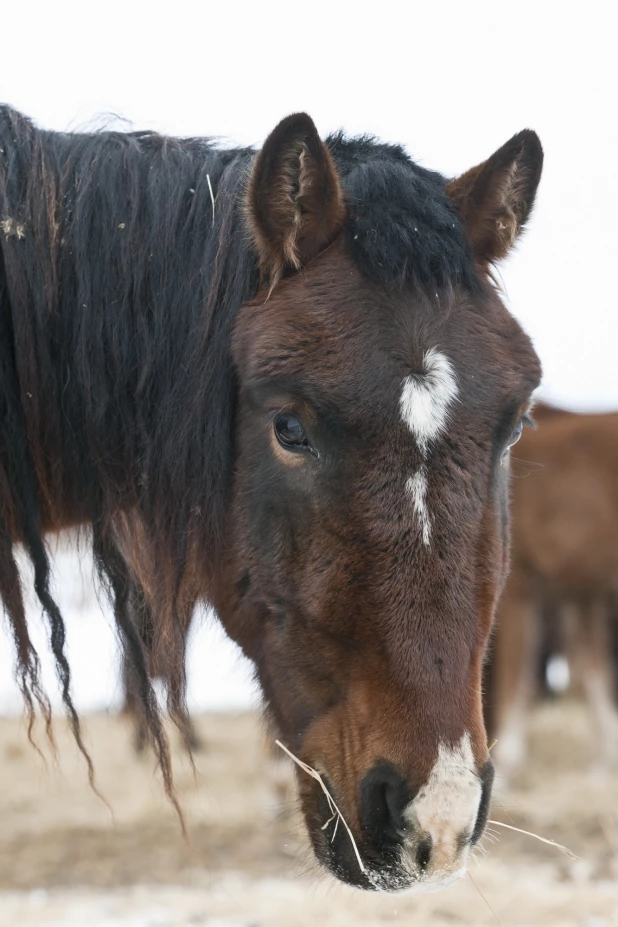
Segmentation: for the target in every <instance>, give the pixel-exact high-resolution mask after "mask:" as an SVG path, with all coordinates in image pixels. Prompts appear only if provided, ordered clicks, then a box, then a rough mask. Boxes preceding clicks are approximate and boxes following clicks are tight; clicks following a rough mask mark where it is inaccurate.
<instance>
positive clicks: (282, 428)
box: [274, 412, 310, 451]
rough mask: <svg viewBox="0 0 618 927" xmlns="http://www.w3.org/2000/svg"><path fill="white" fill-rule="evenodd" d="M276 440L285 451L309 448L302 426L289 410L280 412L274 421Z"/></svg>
mask: <svg viewBox="0 0 618 927" xmlns="http://www.w3.org/2000/svg"><path fill="white" fill-rule="evenodd" d="M274 428H275V435H276V436H277V441H278V442H279V444H280V445H281V447H284V448H285V449H286V450H287V451H299V450H300V451H302V450H310V445H309V439H308V438H307V435H306V434H305V431H304V428H303V426H302V425H301V423H300V422H299V420H298V419H297V418H296V416H295V415H292V413H291V412H280V413H279V414H278V415H277V417H276V419H275V422H274Z"/></svg>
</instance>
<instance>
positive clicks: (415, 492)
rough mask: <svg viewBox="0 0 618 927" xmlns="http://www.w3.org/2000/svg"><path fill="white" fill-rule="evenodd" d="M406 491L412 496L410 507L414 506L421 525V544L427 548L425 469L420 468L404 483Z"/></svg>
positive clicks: (428, 535) (428, 530) (428, 536)
mask: <svg viewBox="0 0 618 927" xmlns="http://www.w3.org/2000/svg"><path fill="white" fill-rule="evenodd" d="M406 489H407V490H408V492H409V493H410V495H411V496H412V505H413V506H414V511H415V513H416V517H417V518H418V520H419V522H420V525H421V532H422V536H423V544H424V545H425V547H429V538H430V537H431V521H430V518H429V512H428V511H427V502H426V496H427V470H426V469H425V467H421V468H420V469H419V470H417V471H416V473H415V474H414V476H411V477H410V478H409V480H408V481H407V483H406Z"/></svg>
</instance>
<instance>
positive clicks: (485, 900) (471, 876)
mask: <svg viewBox="0 0 618 927" xmlns="http://www.w3.org/2000/svg"><path fill="white" fill-rule="evenodd" d="M468 875H469V876H470V881H471V882H472V884H473V885H474V887H475V889H476V890H477V892H478V893H479V895H480V896H481V898H482V899H483V901H484V902H485V904H486V905H487V907H488V908H489V910H490V911H491V913H492V914H493V916H494V917H495V918H496V920H497V921H498V923H499V924H500V927H502V921H501V920H500V918H499V917H498V915H497V914H496V912H495V911H494V909H493V908H492V906H491V905H490V903H489V902H488V901H487V898H486V897H485V895H484V894H483V892H482V891H481V890H480V888H479V887H478V885H477V884H476V881H475V879H474V877H473V875H472V873H471V872H470V870H469V869H468Z"/></svg>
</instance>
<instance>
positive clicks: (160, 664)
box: [120, 586, 203, 754]
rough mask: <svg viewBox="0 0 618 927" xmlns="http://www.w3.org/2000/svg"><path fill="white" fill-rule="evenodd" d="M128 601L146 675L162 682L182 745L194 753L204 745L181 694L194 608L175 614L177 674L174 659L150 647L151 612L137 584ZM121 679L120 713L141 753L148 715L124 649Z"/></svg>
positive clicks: (136, 750)
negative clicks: (178, 644) (173, 709)
mask: <svg viewBox="0 0 618 927" xmlns="http://www.w3.org/2000/svg"><path fill="white" fill-rule="evenodd" d="M131 603H132V604H131V614H132V617H133V621H134V623H135V626H136V629H137V632H138V634H139V637H140V639H141V642H142V644H143V647H144V650H145V653H146V655H147V659H148V675H149V677H150V678H151V679H160V680H161V681H162V682H163V684H164V687H165V690H166V691H167V692H168V693H169V698H170V701H171V703H172V704H173V705H174V706H176V710H175V715H174V716H175V720H176V723H177V726H178V728H179V730H180V732H181V734H182V738H183V742H184V746H185V747H186V749H187V750H188V751H189V753H195V752H197V751H199V750H200V749H201V748H202V746H203V745H202V741H201V739H200V737H199V736H198V734H197V731H196V730H195V725H194V724H193V721H192V719H191V716H190V714H189V712H188V710H187V706H186V699H185V697H184V679H185V673H184V667H185V664H186V659H187V642H188V634H189V629H190V626H191V620H192V618H193V610H192V609H188V610H185V611H184V612H183V613H181V614H180V615H179V616H178V618H179V619H180V631H181V634H180V642H181V643H180V648H181V649H180V652H179V653H178V654H177V661H178V663H179V665H180V666H181V667H183V672H182V673H180V674H179V673H176V672H175V671H174V665H173V662H172V663H171V664H170V661H169V660H168V659H167V658H166V655H165V653H156V652H155V651H154V650H153V641H154V638H155V628H154V623H153V614H152V610H151V609H150V608H149V606H148V602H147V601H146V600H145V598H144V595H143V593H142V590H141V589H140V588H139V586H136V587H135V588H134V590H133V596H132V600H131ZM120 680H121V686H122V695H123V701H122V706H121V709H120V713H121V715H123V716H124V717H125V718H127V719H128V721H129V722H130V723H131V724H132V726H133V747H134V749H135V752H136V753H138V754H140V753H143V752H144V750H145V749H146V747H147V745H148V740H149V737H148V733H149V731H148V718H147V715H146V714H145V712H144V703H143V700H142V698H141V697H140V680H139V678H138V677H136V674H135V668H134V666H133V663H132V661H131V660H130V659H129V656H128V654H127V653H124V652H123V653H122V667H121V674H120Z"/></svg>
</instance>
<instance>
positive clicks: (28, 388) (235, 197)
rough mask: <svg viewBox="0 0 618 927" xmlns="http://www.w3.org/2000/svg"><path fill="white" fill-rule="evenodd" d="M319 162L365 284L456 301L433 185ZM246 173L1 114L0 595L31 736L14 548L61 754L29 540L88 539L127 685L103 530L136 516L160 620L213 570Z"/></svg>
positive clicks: (208, 149) (252, 273)
mask: <svg viewBox="0 0 618 927" xmlns="http://www.w3.org/2000/svg"><path fill="white" fill-rule="evenodd" d="M327 144H328V145H329V147H330V150H331V152H332V155H333V157H334V160H335V163H336V165H337V168H338V170H339V172H340V175H341V177H342V181H343V185H344V191H345V196H346V200H347V204H348V208H349V221H348V223H347V229H346V233H345V234H346V236H347V243H348V248H349V251H350V253H351V254H352V255H353V257H354V258H355V260H356V261H357V263H358V265H359V267H360V268H361V270H362V271H363V273H365V274H366V275H368V276H369V277H371V278H372V279H374V280H376V281H378V282H380V283H383V284H387V285H397V286H405V285H417V286H419V285H420V286H423V287H431V288H433V289H435V288H436V287H440V286H446V285H450V284H452V283H455V282H460V283H462V284H464V285H467V286H473V284H474V271H473V268H472V264H471V261H470V258H469V256H468V253H467V249H466V245H465V241H464V234H463V230H462V227H461V225H460V222H459V219H458V218H457V216H456V214H455V212H454V210H453V208H452V207H451V205H450V202H449V200H448V197H447V195H446V192H445V182H444V178H442V177H441V176H440V175H439V174H436V173H433V172H431V171H427V170H425V169H423V168H421V167H419V166H418V165H415V164H414V162H412V161H411V160H410V158H409V157H408V156H407V155H406V154H405V152H404V151H403V149H402V148H400V147H397V146H389V145H383V144H380V143H378V142H376V141H375V140H373V139H370V138H359V139H350V140H348V139H346V138H344V137H343V135H341V134H338V135H334V136H332V137H331V138H329V139H328V141H327ZM253 157H254V151H253V150H252V149H249V148H235V149H229V150H221V149H219V148H217V147H216V146H215V145H214V144H213V143H212V142H211V141H209V140H208V139H199V138H188V139H175V138H167V137H164V136H161V135H158V134H155V133H152V132H137V133H120V132H97V133H75V134H74V133H71V134H66V133H58V132H49V131H42V130H39V129H37V128H35V127H34V126H33V124H32V123H31V122H30V121H29V120H28V119H26V118H24V117H23V116H21V115H20V114H18V113H16V112H15V111H14V110H12V109H10V108H9V107H0V595H1V597H2V600H3V602H4V605H5V607H6V609H7V612H8V613H9V617H10V619H11V625H12V628H13V633H14V636H15V640H16V645H17V649H18V654H19V668H18V675H19V679H20V684H21V687H22V691H23V693H24V697H25V699H26V703H27V705H28V706H29V707H30V708H31V707H32V704H33V703H32V698H33V697H34V698H35V699H38V701H39V704H40V705H41V707H42V708H43V710H44V713H46V714H47V716H48V704H47V702H46V700H45V697H44V695H43V694H42V693H41V690H40V688H39V685H38V662H37V656H36V653H35V652H34V650H33V648H32V646H31V644H30V639H29V636H28V630H27V626H26V622H25V616H24V613H23V600H22V597H21V590H20V587H19V579H18V577H17V572H16V567H15V561H14V558H13V554H12V544H13V541H14V540H15V539H16V538H18V539H19V540H21V541H22V542H23V543H24V545H25V547H26V549H27V551H28V553H29V555H30V558H31V559H32V561H33V564H34V567H35V581H36V591H37V594H38V596H39V598H40V600H41V603H42V605H43V608H44V610H45V612H46V614H47V617H48V619H49V623H50V629H51V636H52V647H53V650H54V654H55V656H56V660H57V663H58V669H59V674H60V676H61V679H62V682H63V694H64V699H65V704H66V706H67V709H68V711H69V713H70V715H71V718H72V719H73V724H74V730H75V731H76V736H77V737H78V740H79V727H78V723H77V717H76V715H75V713H74V711H73V708H72V703H71V699H70V687H69V685H70V674H69V668H68V664H67V662H66V659H65V656H64V625H63V623H62V617H61V615H60V613H59V611H58V609H57V607H56V605H55V603H54V600H53V598H52V596H51V593H50V569H49V560H48V556H47V552H46V549H45V546H44V542H43V534H44V531H45V529H46V528H48V527H50V526H53V525H55V524H66V523H70V522H73V523H81V522H84V521H89V522H92V523H93V525H94V538H95V555H96V557H97V562H98V566H99V569H100V572H101V575H102V577H103V578H104V579H105V580H106V582H107V583H108V585H109V586H111V588H112V590H113V593H114V597H115V600H116V619H117V621H118V624H119V626H120V628H121V630H122V633H123V639H124V641H125V646H126V647H127V648H128V649H129V650H130V652H131V655H132V658H133V659H134V661H135V662H136V663H137V664H139V666H138V674H141V677H143V676H144V674H145V673H146V670H145V663H144V658H143V654H142V652H141V650H140V642H139V641H138V640H136V639H135V635H134V632H133V631H132V630H131V627H130V626H129V624H128V623H127V618H126V615H125V611H126V608H127V607H128V605H127V603H128V601H129V592H128V590H127V585H126V584H127V580H126V577H123V574H122V569H121V567H119V558H118V556H117V554H118V551H117V550H115V549H114V545H113V544H112V543H111V540H110V535H109V531H108V526H109V524H110V523H111V522H113V520H114V519H115V518H116V517H117V514H118V513H119V512H121V511H132V512H136V513H137V515H138V516H139V524H140V526H142V529H143V530H144V531H145V536H146V537H148V539H149V546H150V550H149V553H150V555H151V557H152V562H153V563H154V565H155V571H159V570H160V575H159V574H158V573H157V582H158V584H159V585H158V587H157V594H158V596H159V597H160V598H161V599H162V600H163V601H172V602H173V600H174V596H175V595H177V593H178V589H179V588H180V585H181V582H182V578H183V572H184V570H185V563H186V559H187V548H188V545H189V544H192V545H194V547H195V548H196V549H197V550H199V551H200V556H201V558H202V561H203V562H204V564H208V563H209V562H211V563H212V561H214V560H215V559H216V557H217V552H218V546H219V539H220V534H221V526H222V519H223V517H224V512H225V499H226V492H227V488H228V485H229V481H230V478H231V469H232V459H233V447H232V441H233V419H234V397H235V379H234V371H233V369H232V365H231V361H230V358H229V350H228V346H229V342H230V337H231V331H232V327H233V324H234V320H235V317H236V312H237V310H238V309H239V307H240V306H241V305H242V304H243V303H244V302H245V301H247V300H248V299H249V298H250V297H252V296H253V295H254V294H255V292H256V289H257V286H258V270H257V258H256V255H255V254H254V252H253V250H252V247H251V242H250V239H249V235H248V233H247V230H246V226H245V219H244V212H243V193H244V189H245V182H246V179H247V177H248V174H249V170H250V166H251V163H252V159H253ZM119 603H121V604H119ZM123 610H124V611H123ZM132 635H133V636H132ZM140 661H141V662H140ZM142 681H143V687H142V694H143V697H144V699H146V700H148V699H151V697H152V693H151V690H150V689H149V687H148V682H147V678H146V680H145V681H144V680H143V679H142ZM154 711H155V713H156V709H154ZM152 717H153V718H154V717H155V715H153V716H152ZM150 721H151V729H152V730H153V735H154V737H155V740H157V738H158V736H159V735H158V734H157V732H156V730H155V729H154V727H152V726H156V720H155V721H153V720H152V718H151V719H150ZM157 742H158V741H157ZM161 750H163V751H164V747H161V745H160V744H159V756H160V759H161V760H162V763H163V766H164V773H165V762H166V761H165V755H164V753H163V754H162V753H161ZM166 781H167V779H166Z"/></svg>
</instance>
